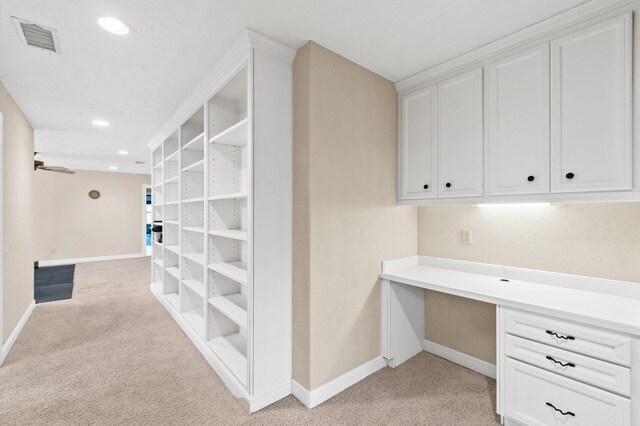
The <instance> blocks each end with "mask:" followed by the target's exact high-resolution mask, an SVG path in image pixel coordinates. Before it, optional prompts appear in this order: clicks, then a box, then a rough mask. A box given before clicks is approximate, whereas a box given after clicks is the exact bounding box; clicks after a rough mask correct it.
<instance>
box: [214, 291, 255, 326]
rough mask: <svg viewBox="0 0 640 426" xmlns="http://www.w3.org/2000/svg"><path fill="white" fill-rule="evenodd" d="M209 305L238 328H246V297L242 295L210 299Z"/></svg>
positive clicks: (236, 294)
mask: <svg viewBox="0 0 640 426" xmlns="http://www.w3.org/2000/svg"><path fill="white" fill-rule="evenodd" d="M209 304H211V306H213V307H214V308H216V309H217V310H219V311H220V312H222V313H223V314H225V315H226V316H227V317H229V319H230V320H231V321H233V322H235V323H236V324H238V325H239V326H240V327H244V328H247V296H245V295H244V294H242V293H235V294H228V295H226V296H218V297H212V298H211V299H209Z"/></svg>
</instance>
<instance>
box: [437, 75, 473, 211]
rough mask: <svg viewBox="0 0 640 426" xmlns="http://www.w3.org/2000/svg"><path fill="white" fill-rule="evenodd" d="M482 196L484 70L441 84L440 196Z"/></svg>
mask: <svg viewBox="0 0 640 426" xmlns="http://www.w3.org/2000/svg"><path fill="white" fill-rule="evenodd" d="M477 195H482V69H481V68H480V69H477V70H475V71H473V72H470V73H467V74H463V75H460V76H457V77H454V78H452V79H449V80H446V81H443V82H441V83H439V84H438V196H439V197H441V198H445V197H463V196H477Z"/></svg>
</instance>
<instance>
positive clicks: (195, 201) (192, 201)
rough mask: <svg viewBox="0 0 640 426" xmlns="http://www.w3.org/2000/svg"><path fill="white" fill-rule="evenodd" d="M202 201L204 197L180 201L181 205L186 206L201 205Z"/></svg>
mask: <svg viewBox="0 0 640 426" xmlns="http://www.w3.org/2000/svg"><path fill="white" fill-rule="evenodd" d="M203 201H204V197H196V198H189V199H186V200H182V204H187V203H202V202H203Z"/></svg>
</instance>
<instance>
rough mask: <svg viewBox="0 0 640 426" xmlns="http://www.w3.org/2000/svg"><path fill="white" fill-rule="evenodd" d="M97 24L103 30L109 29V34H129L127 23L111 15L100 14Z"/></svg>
mask: <svg viewBox="0 0 640 426" xmlns="http://www.w3.org/2000/svg"><path fill="white" fill-rule="evenodd" d="M98 25H100V26H101V27H102V29H104V30H105V31H109V32H110V33H111V34H116V35H127V34H129V31H131V30H130V29H129V27H128V26H127V24H125V23H124V22H122V21H121V20H119V19H118V18H114V17H113V16H101V17H100V18H98Z"/></svg>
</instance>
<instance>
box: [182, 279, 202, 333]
mask: <svg viewBox="0 0 640 426" xmlns="http://www.w3.org/2000/svg"><path fill="white" fill-rule="evenodd" d="M180 295H181V300H182V317H183V318H184V319H185V320H187V322H188V323H189V325H190V326H191V327H192V328H193V329H194V330H195V331H196V332H197V333H198V334H199V335H200V336H204V304H203V299H202V296H200V295H198V294H197V293H196V292H195V291H193V289H192V288H191V287H190V286H187V285H185V283H184V281H183V282H182V289H181V291H180Z"/></svg>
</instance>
